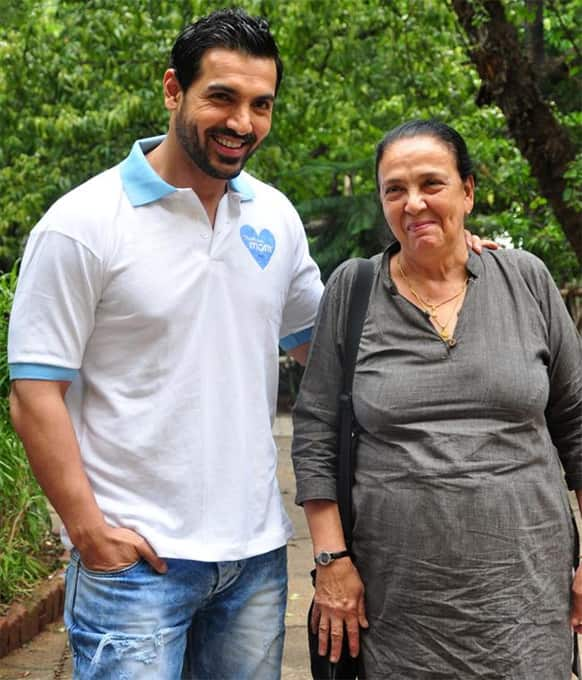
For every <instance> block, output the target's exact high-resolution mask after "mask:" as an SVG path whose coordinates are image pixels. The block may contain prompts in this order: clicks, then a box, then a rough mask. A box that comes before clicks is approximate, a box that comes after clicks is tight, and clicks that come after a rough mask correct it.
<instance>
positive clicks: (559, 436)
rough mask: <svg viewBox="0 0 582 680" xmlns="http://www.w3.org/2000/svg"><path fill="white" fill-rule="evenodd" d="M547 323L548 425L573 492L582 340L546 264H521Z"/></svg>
mask: <svg viewBox="0 0 582 680" xmlns="http://www.w3.org/2000/svg"><path fill="white" fill-rule="evenodd" d="M520 268H521V270H522V274H523V275H524V278H525V279H526V281H527V282H528V285H529V286H530V290H532V292H533V293H534V295H535V297H536V298H537V300H538V303H539V305H540V309H541V311H542V314H543V315H544V318H545V319H546V323H547V333H548V338H547V340H548V349H549V361H548V375H549V380H550V394H549V399H548V405H547V407H546V422H547V425H548V430H549V432H550V436H551V437H552V441H553V443H554V446H555V447H556V449H557V451H558V455H559V456H560V461H561V463H562V466H563V467H564V471H565V474H566V482H567V484H568V487H569V488H570V489H581V488H582V337H581V336H580V334H579V333H578V331H577V330H576V327H575V326H574V322H573V321H572V319H571V317H570V315H569V314H568V310H567V309H566V305H565V304H564V301H563V300H562V296H561V295H560V291H559V290H558V288H557V286H556V285H555V283H554V281H553V279H552V277H551V275H550V273H549V271H548V270H547V268H546V267H545V265H544V264H543V263H542V262H541V261H539V260H537V259H534V258H530V259H528V260H525V261H523V262H520Z"/></svg>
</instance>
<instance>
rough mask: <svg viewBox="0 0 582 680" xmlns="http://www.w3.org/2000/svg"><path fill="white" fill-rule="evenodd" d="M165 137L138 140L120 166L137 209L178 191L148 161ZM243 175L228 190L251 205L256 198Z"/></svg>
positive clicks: (123, 179)
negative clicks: (147, 156) (147, 154)
mask: <svg viewBox="0 0 582 680" xmlns="http://www.w3.org/2000/svg"><path fill="white" fill-rule="evenodd" d="M164 137H165V135H161V136H159V137H147V138H146V139H138V140H137V141H136V142H135V143H134V145H133V147H132V148H131V151H130V153H129V156H127V158H125V159H124V160H123V161H122V162H121V163H120V165H119V172H120V174H121V182H122V184H123V189H124V191H125V193H126V194H127V197H128V198H129V202H130V203H131V205H132V206H133V207H134V208H137V207H138V206H140V205H146V204H148V203H153V202H154V201H159V200H160V199H161V198H164V196H168V195H169V194H172V193H174V191H177V188H176V187H174V186H172V185H171V184H168V183H167V182H165V181H164V180H163V179H162V178H161V177H160V176H159V175H158V174H157V173H156V172H155V170H154V169H153V168H152V166H151V165H150V164H149V163H148V161H147V160H146V157H145V154H146V153H147V152H148V151H151V150H152V149H153V148H155V147H156V146H158V144H160V143H161V142H162V141H163V139H164ZM245 174H246V173H241V174H240V175H238V176H237V177H235V178H234V179H231V180H230V181H229V182H228V186H229V189H230V190H231V191H234V192H235V193H237V194H239V196H240V200H241V201H252V200H253V198H254V197H255V192H254V191H253V189H252V187H251V185H250V183H249V182H248V180H247V179H246V177H245Z"/></svg>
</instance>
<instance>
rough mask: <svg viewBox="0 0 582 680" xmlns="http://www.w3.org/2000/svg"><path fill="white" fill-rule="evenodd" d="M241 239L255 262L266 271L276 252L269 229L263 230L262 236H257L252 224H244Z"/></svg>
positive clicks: (241, 229)
mask: <svg viewBox="0 0 582 680" xmlns="http://www.w3.org/2000/svg"><path fill="white" fill-rule="evenodd" d="M240 237H241V239H242V242H243V243H244V246H245V248H246V249H247V250H248V251H249V253H250V254H251V255H252V256H253V258H254V260H255V262H256V263H257V264H258V265H259V267H260V268H261V269H264V268H265V267H266V266H267V265H268V264H269V260H270V259H271V258H272V257H273V253H274V252H275V237H274V236H273V234H272V233H271V232H270V231H269V230H268V229H263V230H262V231H261V233H260V234H257V232H256V231H255V230H254V229H253V227H251V225H250V224H244V225H243V226H242V227H241V228H240Z"/></svg>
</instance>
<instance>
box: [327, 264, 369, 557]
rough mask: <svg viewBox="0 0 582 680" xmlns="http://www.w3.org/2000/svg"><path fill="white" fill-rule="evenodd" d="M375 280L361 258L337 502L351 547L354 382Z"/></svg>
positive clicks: (353, 296) (350, 323)
mask: <svg viewBox="0 0 582 680" xmlns="http://www.w3.org/2000/svg"><path fill="white" fill-rule="evenodd" d="M373 280H374V265H373V263H372V262H371V261H370V260H364V259H358V260H357V268H356V275H355V278H354V281H353V283H352V288H351V290H350V298H349V301H348V314H347V322H346V335H345V338H344V355H343V384H342V391H341V394H340V397H339V409H338V445H337V449H338V459H337V482H336V484H337V502H338V506H339V512H340V517H341V520H342V528H343V531H344V538H345V541H346V545H347V548H348V550H349V549H350V548H351V543H352V525H353V522H352V485H353V468H354V454H355V446H354V444H355V440H356V429H357V421H356V418H355V416H354V410H353V407H352V383H353V381H354V372H355V368H356V358H357V356H358V348H359V346H360V337H361V335H362V328H363V327H364V320H365V318H366V312H367V310H368V301H369V299H370V291H371V289H372V283H373Z"/></svg>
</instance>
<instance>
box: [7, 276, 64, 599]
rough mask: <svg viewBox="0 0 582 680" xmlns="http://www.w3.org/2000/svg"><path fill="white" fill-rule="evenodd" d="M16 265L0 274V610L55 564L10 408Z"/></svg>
mask: <svg viewBox="0 0 582 680" xmlns="http://www.w3.org/2000/svg"><path fill="white" fill-rule="evenodd" d="M15 285H16V269H14V270H12V271H11V272H8V273H5V274H2V275H1V276H0V546H1V548H0V611H1V607H2V605H5V604H7V603H9V602H11V601H12V600H13V599H15V598H17V597H18V596H20V595H23V594H26V593H27V592H28V591H29V590H30V589H31V587H32V586H33V585H34V584H35V583H36V582H37V581H38V580H39V579H40V578H43V577H44V576H45V575H46V574H47V573H49V572H50V571H51V570H52V569H54V568H55V566H56V562H55V559H54V541H53V540H52V538H51V522H50V516H49V512H48V508H47V503H46V499H45V497H44V495H43V493H42V491H41V489H40V487H39V486H38V484H37V483H36V480H35V479H34V477H33V475H32V472H31V470H30V466H29V465H28V461H27V458H26V454H25V453H24V450H23V448H22V445H21V443H20V440H19V439H18V437H17V436H16V434H15V433H14V431H13V429H12V427H11V425H10V419H9V414H8V391H9V388H10V380H9V376H8V365H7V357H6V340H7V335H8V315H9V312H10V307H11V305H12V299H13V296H14V287H15Z"/></svg>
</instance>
